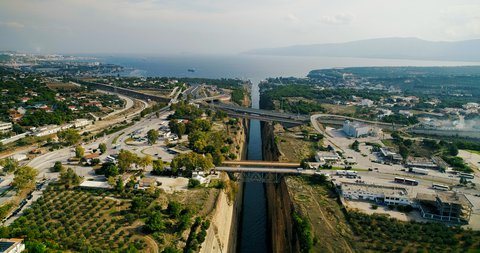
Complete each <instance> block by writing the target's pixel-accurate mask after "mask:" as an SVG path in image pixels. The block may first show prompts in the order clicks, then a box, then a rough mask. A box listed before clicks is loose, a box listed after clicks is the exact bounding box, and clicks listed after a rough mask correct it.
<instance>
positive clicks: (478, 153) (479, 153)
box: [465, 149, 480, 155]
mask: <svg viewBox="0 0 480 253" xmlns="http://www.w3.org/2000/svg"><path fill="white" fill-rule="evenodd" d="M465 151H467V152H469V153H472V154H476V155H480V151H477V150H468V149H466V150H465Z"/></svg>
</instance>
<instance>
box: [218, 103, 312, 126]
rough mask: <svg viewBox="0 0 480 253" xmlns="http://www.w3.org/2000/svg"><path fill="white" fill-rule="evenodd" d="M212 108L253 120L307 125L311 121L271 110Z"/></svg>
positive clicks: (224, 106) (304, 117)
mask: <svg viewBox="0 0 480 253" xmlns="http://www.w3.org/2000/svg"><path fill="white" fill-rule="evenodd" d="M210 107H212V108H213V109H217V110H222V111H225V112H226V113H227V114H229V115H231V116H234V117H242V118H252V119H258V120H260V121H268V122H271V121H275V122H282V123H291V124H305V123H307V122H308V121H309V117H308V116H306V115H296V114H290V113H282V112H276V111H270V110H262V109H254V108H248V107H241V106H236V105H231V104H222V103H211V104H210Z"/></svg>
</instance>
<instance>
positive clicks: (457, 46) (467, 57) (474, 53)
mask: <svg viewBox="0 0 480 253" xmlns="http://www.w3.org/2000/svg"><path fill="white" fill-rule="evenodd" d="M244 54H256V55H282V56H329V57H358V58H383V59H410V60H444V61H479V62H480V39H477V40H465V41H455V42H446V41H427V40H421V39H417V38H380V39H369V40H359V41H352V42H345V43H331V44H314V45H297V46H290V47H281V48H264V49H254V50H250V51H247V52H244Z"/></svg>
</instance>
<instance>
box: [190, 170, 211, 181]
mask: <svg viewBox="0 0 480 253" xmlns="http://www.w3.org/2000/svg"><path fill="white" fill-rule="evenodd" d="M192 179H196V180H198V181H199V182H200V184H206V183H208V178H207V177H205V173H204V172H203V171H193V172H192Z"/></svg>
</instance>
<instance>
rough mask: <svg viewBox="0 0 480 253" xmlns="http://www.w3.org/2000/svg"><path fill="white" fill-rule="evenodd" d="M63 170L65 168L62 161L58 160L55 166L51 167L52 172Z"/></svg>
mask: <svg viewBox="0 0 480 253" xmlns="http://www.w3.org/2000/svg"><path fill="white" fill-rule="evenodd" d="M62 170H64V168H63V165H62V162H60V161H56V162H55V164H54V165H53V167H52V168H50V171H51V172H60V171H62Z"/></svg>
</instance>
